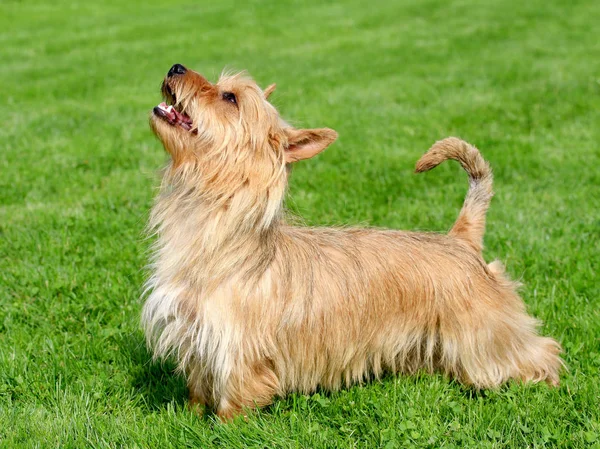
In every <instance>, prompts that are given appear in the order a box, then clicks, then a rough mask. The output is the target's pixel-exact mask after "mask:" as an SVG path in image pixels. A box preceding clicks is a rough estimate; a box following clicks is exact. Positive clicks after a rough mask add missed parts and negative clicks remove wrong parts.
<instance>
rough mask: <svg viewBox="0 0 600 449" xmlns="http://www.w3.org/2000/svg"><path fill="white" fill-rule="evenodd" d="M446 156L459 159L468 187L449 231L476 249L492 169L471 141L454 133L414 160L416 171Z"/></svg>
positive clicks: (479, 247)
mask: <svg viewBox="0 0 600 449" xmlns="http://www.w3.org/2000/svg"><path fill="white" fill-rule="evenodd" d="M446 159H454V160H456V161H458V162H460V165H461V166H462V168H463V169H464V170H465V171H466V172H467V173H468V175H469V191H468V192H467V197H466V198H465V202H464V203H463V207H462V209H461V211H460V214H459V215H458V219H457V220H456V222H455V223H454V226H452V229H451V230H450V232H449V234H450V235H453V236H456V237H458V238H461V239H463V240H465V241H467V242H468V243H469V244H470V245H471V246H472V247H473V248H474V249H475V250H476V251H481V250H482V248H483V234H484V232H485V213H486V211H487V209H488V206H489V205H490V200H491V199H492V196H493V195H494V193H493V191H492V169H491V168H490V166H489V164H488V163H487V162H486V161H485V160H484V159H483V157H482V156H481V154H480V153H479V150H478V149H477V148H475V147H474V146H473V145H470V144H468V143H467V142H465V141H464V140H460V139H458V138H456V137H448V138H447V139H444V140H440V141H438V142H436V143H435V144H434V145H433V146H432V147H431V148H430V149H429V151H428V152H427V153H425V154H424V155H423V156H422V157H421V159H419V161H418V162H417V166H416V168H415V171H416V172H417V173H421V172H424V171H427V170H431V169H432V168H435V167H437V166H438V165H439V164H441V163H442V162H444V161H445V160H446Z"/></svg>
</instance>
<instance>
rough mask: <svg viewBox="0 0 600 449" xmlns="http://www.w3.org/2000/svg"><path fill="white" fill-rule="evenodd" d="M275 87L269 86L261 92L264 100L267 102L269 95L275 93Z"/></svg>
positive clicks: (273, 85) (274, 85) (275, 85)
mask: <svg viewBox="0 0 600 449" xmlns="http://www.w3.org/2000/svg"><path fill="white" fill-rule="evenodd" d="M276 87H277V84H271V85H270V86H267V88H266V89H265V90H263V95H264V96H265V100H267V99H268V98H269V95H271V94H272V93H273V92H274V91H275V88H276Z"/></svg>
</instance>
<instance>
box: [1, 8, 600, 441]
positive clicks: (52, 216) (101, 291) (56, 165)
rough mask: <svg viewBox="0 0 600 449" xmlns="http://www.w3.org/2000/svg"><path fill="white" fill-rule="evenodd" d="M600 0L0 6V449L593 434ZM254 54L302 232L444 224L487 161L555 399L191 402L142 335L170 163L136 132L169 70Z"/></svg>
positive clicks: (426, 385) (599, 332)
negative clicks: (285, 143) (296, 133)
mask: <svg viewBox="0 0 600 449" xmlns="http://www.w3.org/2000/svg"><path fill="white" fill-rule="evenodd" d="M599 23H600V2H598V1H594V0H587V1H578V0H573V1H569V2H566V1H562V0H556V1H541V0H532V1H522V0H492V1H487V2H475V1H473V2H466V1H441V0H429V1H423V2H414V1H408V0H404V1H392V0H388V1H386V0H371V1H369V2H364V1H358V0H351V1H347V2H345V3H338V4H332V3H323V2H319V1H316V0H314V1H298V2H288V1H278V2H260V1H258V0H252V1H246V2H234V1H232V0H225V1H223V0H220V1H215V2H206V1H202V2H192V1H178V0H171V1H169V2H158V1H154V0H147V1H139V0H132V1H128V2H122V1H121V0H119V1H117V0H111V1H98V2H93V1H83V0H79V1H65V0H54V1H39V0H27V1H18V0H3V1H2V2H0V26H1V29H2V33H1V34H0V86H1V92H2V95H0V107H1V110H2V124H1V126H0V447H2V448H21V447H22V448H33V447H42V448H46V447H49V448H52V447H55V448H59V447H60V448H84V447H93V448H117V447H137V448H171V447H173V448H175V447H203V448H204V447H223V448H229V447H234V448H235V447H256V448H263V447H264V448H266V447H269V448H271V447H292V448H294V447H297V448H321V447H322V448H334V447H360V448H375V447H385V448H394V447H430V448H438V447H442V448H451V447H454V448H462V447H472V448H492V447H493V448H505V447H515V448H524V447H532V448H533V447H581V448H584V447H585V448H589V447H591V448H593V447H596V448H597V447H600V411H599V408H600V405H599V404H600V375H599V370H600V281H599V279H598V269H599V268H600V254H599V253H600V243H599V242H600V148H599V142H600V38H599V32H600V28H599V25H598V24H599ZM176 62H177V63H182V64H185V65H186V66H189V67H191V68H195V69H197V70H199V71H201V72H202V73H204V74H206V75H207V76H208V77H209V78H210V79H212V80H215V79H216V78H217V77H218V75H219V73H220V72H221V70H222V69H223V68H227V69H231V70H238V69H247V70H248V71H249V72H250V73H251V74H252V75H253V76H254V77H255V79H256V80H257V81H258V82H259V83H260V84H261V85H262V86H266V85H267V84H270V83H272V82H276V83H277V84H278V89H277V91H276V93H275V94H274V95H273V96H272V101H273V102H274V104H275V105H276V106H277V107H278V108H279V110H280V111H281V113H282V115H283V116H284V117H286V118H287V119H289V120H290V121H291V122H292V123H294V124H296V125H297V126H304V127H321V126H328V127H332V128H334V129H336V130H337V131H338V132H339V134H340V138H339V140H338V142H337V143H335V144H334V145H333V146H332V147H331V148H329V149H328V150H327V151H326V152H325V153H323V154H322V155H320V156H319V157H317V158H315V159H314V160H311V161H308V162H304V163H301V164H298V165H297V166H296V167H295V169H294V173H293V175H292V178H291V183H290V190H289V199H288V202H287V203H288V207H289V208H290V209H291V210H292V211H293V212H294V213H295V214H298V215H301V216H302V217H303V219H304V221H305V222H306V223H307V224H311V225H327V224H343V223H350V224H361V225H369V226H377V227H391V228H399V229H420V230H432V231H440V232H444V231H445V230H447V229H449V227H450V226H451V224H452V222H453V220H454V219H455V217H456V216H457V214H458V211H459V209H460V206H461V204H462V200H463V198H464V195H465V193H466V190H467V178H466V175H465V174H464V172H462V171H461V169H460V168H459V167H458V165H457V164H456V163H446V164H444V165H443V166H441V167H440V168H438V169H436V170H434V171H432V172H431V173H427V174H425V175H414V174H413V173H412V170H413V167H414V163H415V162H416V160H417V159H418V158H419V156H420V155H421V154H422V153H423V152H424V151H426V150H427V149H428V148H429V146H430V145H431V144H432V143H433V142H434V141H436V140H438V139H440V138H443V137H446V136H449V135H458V136H460V137H462V138H464V139H466V140H468V141H470V142H472V143H473V144H475V145H477V146H478V147H479V148H480V149H481V151H482V153H483V154H484V156H485V157H486V158H487V159H488V160H489V161H490V162H491V164H492V166H493V168H494V172H495V191H496V196H495V198H494V200H493V201H492V205H491V209H490V212H489V215H488V225H487V234H486V239H485V243H486V250H485V256H486V258H487V259H488V260H490V261H491V260H493V259H495V258H498V259H500V260H502V261H503V262H505V263H506V265H507V269H508V271H509V273H510V274H511V276H513V277H514V278H516V279H519V280H520V281H521V282H523V284H524V286H523V288H522V295H523V298H524V300H525V302H526V304H527V307H528V309H529V311H530V312H531V313H532V314H534V315H535V316H537V317H539V318H540V319H541V320H542V321H543V323H544V324H543V326H542V328H541V331H542V332H543V333H544V334H548V335H552V336H554V337H555V338H557V339H558V340H559V341H560V342H561V343H562V345H563V347H564V360H565V362H566V365H567V366H568V371H565V372H564V373H563V375H562V378H561V381H562V382H561V385H560V387H559V388H557V389H550V388H548V387H547V386H545V385H519V384H516V383H511V384H509V385H506V386H504V387H502V388H500V389H498V390H496V391H484V392H476V391H473V390H470V389H468V388H465V387H463V386H461V385H460V384H458V383H456V382H455V381H452V380H450V379H447V378H445V377H444V376H441V375H428V374H425V373H422V374H420V375H417V376H412V377H395V376H387V377H385V378H383V379H382V380H378V381H373V382H371V383H367V384H365V385H361V386H355V387H353V388H351V389H349V390H344V391H340V392H336V393H331V394H330V393H327V392H319V393H317V394H315V395H312V396H305V395H291V396H289V397H287V398H285V399H281V400H277V401H276V402H275V404H274V405H273V406H271V407H268V408H266V409H264V410H262V411H260V412H257V413H255V414H252V415H251V416H249V417H248V419H247V420H239V421H236V422H234V423H232V424H225V425H224V424H221V423H220V422H218V421H217V420H216V419H215V418H214V416H213V415H208V416H205V417H202V418H199V417H197V416H196V415H194V414H193V413H192V412H190V411H188V409H187V408H186V400H187V391H186V387H185V382H184V380H183V379H182V378H181V377H178V376H177V375H176V374H174V373H173V364H172V363H163V364H160V363H154V362H152V361H151V356H150V354H149V353H148V351H147V350H146V347H145V343H144V338H143V334H142V332H141V330H140V325H139V316H140V310H141V301H140V299H139V298H140V293H141V286H142V284H143V282H144V278H145V271H144V266H145V264H146V261H147V248H148V246H149V241H148V240H146V239H145V237H144V233H143V230H144V226H145V222H146V219H147V215H148V211H149V208H150V207H151V204H152V199H153V196H154V194H155V193H156V191H157V190H156V189H157V186H158V184H159V169H160V168H161V167H162V166H164V164H165V162H166V155H165V154H164V152H163V150H162V147H161V146H160V144H159V143H158V141H157V140H156V139H155V138H154V137H153V135H152V133H151V131H150V130H149V127H148V123H147V122H148V114H149V111H150V110H151V108H152V107H153V106H154V105H156V104H157V103H158V102H160V94H159V85H160V82H161V79H162V77H163V76H164V74H165V73H166V71H167V70H168V69H169V67H170V66H171V65H172V64H173V63H176Z"/></svg>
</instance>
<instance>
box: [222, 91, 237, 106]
mask: <svg viewBox="0 0 600 449" xmlns="http://www.w3.org/2000/svg"><path fill="white" fill-rule="evenodd" d="M223 100H225V101H229V102H230V103H233V104H237V99H236V98H235V95H234V94H233V92H223Z"/></svg>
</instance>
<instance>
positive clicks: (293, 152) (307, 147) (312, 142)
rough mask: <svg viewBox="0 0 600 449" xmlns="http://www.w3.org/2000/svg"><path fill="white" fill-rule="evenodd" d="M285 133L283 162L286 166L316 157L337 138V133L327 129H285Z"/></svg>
mask: <svg viewBox="0 0 600 449" xmlns="http://www.w3.org/2000/svg"><path fill="white" fill-rule="evenodd" d="M285 132H286V134H287V138H288V145H287V147H286V148H285V161H286V162H287V163H288V164H290V163H292V162H297V161H301V160H303V159H310V158H311V157H313V156H316V155H317V154H319V153H320V152H321V151H323V150H324V149H325V148H327V147H328V146H329V145H331V144H332V143H333V142H334V141H335V139H337V137H338V133H336V132H335V131H334V130H333V129H329V128H317V129H295V128H287V129H286V130H285Z"/></svg>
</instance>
